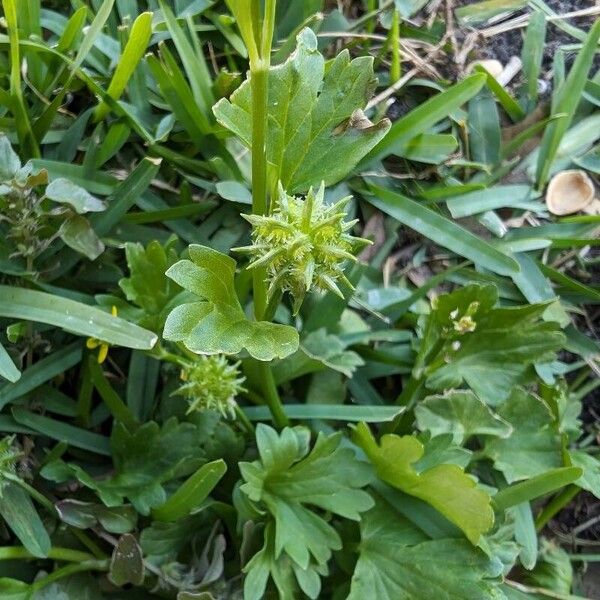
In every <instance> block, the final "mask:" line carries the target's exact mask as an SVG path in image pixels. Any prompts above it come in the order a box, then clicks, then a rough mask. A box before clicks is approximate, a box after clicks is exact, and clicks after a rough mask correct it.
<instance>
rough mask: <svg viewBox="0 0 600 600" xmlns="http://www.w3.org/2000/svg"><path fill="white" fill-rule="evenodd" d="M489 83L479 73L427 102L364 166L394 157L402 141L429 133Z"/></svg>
mask: <svg viewBox="0 0 600 600" xmlns="http://www.w3.org/2000/svg"><path fill="white" fill-rule="evenodd" d="M485 82H486V76H485V75H484V74H483V73H477V74H476V75H471V76H470V77H467V78H466V79H465V80H463V81H461V82H460V83H457V84H456V85H453V86H452V87H450V88H448V89H447V90H446V91H444V92H442V93H440V94H437V95H436V96H433V98H430V99H429V100H427V101H426V102H423V104H421V106H419V107H418V108H415V109H414V110H412V111H411V112H409V113H408V114H407V115H405V116H404V117H402V118H401V119H398V120H397V121H396V122H395V123H394V124H393V125H392V127H391V128H390V130H389V131H388V133H387V135H386V136H385V137H384V138H383V139H382V140H381V142H379V143H378V144H377V145H376V146H375V148H373V150H371V152H369V154H367V156H366V157H365V158H364V159H363V164H368V163H370V162H373V161H375V160H378V159H381V158H385V157H386V156H387V155H388V154H394V153H395V152H396V149H397V148H398V147H401V144H402V142H407V141H408V140H410V139H412V138H414V137H416V136H417V135H420V134H421V133H425V132H427V130H429V129H431V127H433V126H434V125H435V124H436V123H438V122H439V121H441V120H442V119H445V118H446V117H447V116H448V115H449V114H451V113H452V112H454V111H455V110H456V109H457V108H460V107H461V106H462V105H463V104H464V103H465V102H468V101H469V100H470V99H471V98H473V96H475V94H477V93H478V92H479V90H480V89H481V88H482V87H483V85H484V84H485Z"/></svg>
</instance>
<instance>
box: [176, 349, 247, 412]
mask: <svg viewBox="0 0 600 600" xmlns="http://www.w3.org/2000/svg"><path fill="white" fill-rule="evenodd" d="M239 365H240V363H239V362H237V363H234V364H232V363H230V362H229V361H228V360H227V359H226V358H225V357H224V356H223V355H222V354H215V355H211V356H204V355H200V356H198V360H196V361H194V362H193V363H189V365H187V366H185V367H184V368H183V369H182V371H181V380H182V381H183V382H184V383H183V385H182V386H181V387H180V388H179V389H178V390H177V391H176V392H175V394H178V395H181V396H184V397H185V398H186V399H187V400H188V402H189V408H188V410H187V414H190V413H192V412H194V411H200V410H215V411H219V412H220V413H221V414H222V415H223V416H224V417H231V418H234V417H235V408H236V406H237V404H236V401H235V398H236V396H237V395H238V394H239V393H240V392H242V391H243V390H244V388H243V387H242V384H243V383H244V377H242V376H241V374H240V371H239V369H238V367H239Z"/></svg>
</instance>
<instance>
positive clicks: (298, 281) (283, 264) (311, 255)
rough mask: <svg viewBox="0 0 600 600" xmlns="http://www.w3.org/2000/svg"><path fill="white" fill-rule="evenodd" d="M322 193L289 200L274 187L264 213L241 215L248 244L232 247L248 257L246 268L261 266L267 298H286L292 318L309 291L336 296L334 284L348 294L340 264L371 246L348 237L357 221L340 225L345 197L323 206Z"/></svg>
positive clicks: (359, 239) (321, 191) (346, 280)
mask: <svg viewBox="0 0 600 600" xmlns="http://www.w3.org/2000/svg"><path fill="white" fill-rule="evenodd" d="M324 194H325V186H324V185H323V184H321V187H320V188H319V190H318V192H317V193H315V192H314V190H313V189H312V188H311V189H310V190H309V191H308V194H307V195H306V198H305V199H302V198H299V197H296V196H289V195H288V194H287V193H286V192H285V191H284V190H283V188H282V187H281V185H280V186H279V197H278V199H277V204H276V206H275V209H274V210H273V212H272V213H271V214H270V215H265V216H261V215H244V218H245V219H246V220H248V221H249V222H250V224H251V225H252V242H253V243H252V245H251V246H245V247H243V248H235V250H237V251H240V252H248V253H249V254H250V255H251V256H252V261H251V262H250V264H249V265H248V268H250V269H253V268H256V267H265V268H266V270H267V281H268V284H269V287H268V291H267V294H268V297H269V299H270V298H272V297H273V295H274V294H275V293H276V292H277V291H279V290H281V291H283V292H289V293H290V294H291V296H292V298H293V301H294V305H293V306H294V314H296V313H297V312H298V311H299V310H300V306H301V305H302V301H303V300H304V296H305V295H306V293H307V292H308V291H310V290H311V289H317V290H321V291H327V290H328V291H331V292H333V293H334V294H337V295H338V296H341V297H342V298H343V294H342V292H341V290H340V288H339V287H338V282H340V283H342V284H344V285H345V286H346V287H348V288H349V289H351V290H353V289H354V288H353V286H352V284H351V283H350V281H348V279H347V278H346V276H345V275H344V270H343V265H344V263H345V262H346V261H348V260H350V261H356V257H355V256H354V254H353V252H356V251H357V249H359V248H360V247H362V246H365V245H367V244H370V243H371V242H370V241H369V240H365V239H363V238H358V237H354V236H352V235H350V234H349V233H348V231H349V230H350V229H352V227H354V225H355V224H356V223H357V220H354V221H344V219H345V217H346V211H345V210H344V208H345V206H346V204H347V203H348V201H349V200H350V199H351V196H348V197H346V198H343V199H342V200H340V201H339V202H336V203H335V204H332V205H330V206H327V205H326V204H324V202H323V198H324Z"/></svg>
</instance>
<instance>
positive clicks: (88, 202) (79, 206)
mask: <svg viewBox="0 0 600 600" xmlns="http://www.w3.org/2000/svg"><path fill="white" fill-rule="evenodd" d="M46 196H47V197H48V198H50V200H53V201H54V202H58V203H60V204H70V205H71V206H72V207H73V208H74V209H75V211H76V212H77V213H78V214H80V215H82V214H84V213H87V212H101V211H103V210H104V209H105V208H106V204H104V202H102V200H98V198H96V197H94V196H92V195H91V194H90V193H89V192H88V191H87V190H85V189H83V188H82V187H81V186H79V185H76V184H75V183H73V182H72V181H69V180H68V179H63V178H59V179H55V180H54V181H52V182H51V183H50V184H49V185H48V187H47V188H46Z"/></svg>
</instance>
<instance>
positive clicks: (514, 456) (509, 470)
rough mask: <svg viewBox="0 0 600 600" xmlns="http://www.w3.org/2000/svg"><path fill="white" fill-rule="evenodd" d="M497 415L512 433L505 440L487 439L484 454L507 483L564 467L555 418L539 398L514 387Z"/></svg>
mask: <svg viewBox="0 0 600 600" xmlns="http://www.w3.org/2000/svg"><path fill="white" fill-rule="evenodd" d="M497 413H498V415H499V416H500V417H502V418H503V419H504V420H505V421H507V422H508V423H510V425H511V426H512V428H513V432H512V434H511V435H510V437H508V438H506V439H502V438H490V439H488V440H487V441H486V443H485V447H484V452H485V454H486V456H488V457H489V458H491V459H492V460H493V461H494V464H495V466H496V468H497V469H498V470H499V471H502V473H504V476H505V477H506V480H507V481H508V482H509V483H512V482H514V481H519V480H521V479H528V478H529V477H534V476H535V475H540V474H542V473H544V472H546V471H548V470H549V469H555V468H557V467H562V466H564V464H563V460H562V450H561V447H562V446H561V439H560V435H559V433H558V431H557V428H556V427H555V424H554V416H553V414H552V412H551V411H550V408H549V407H548V406H547V405H546V403H545V402H544V401H543V400H542V399H541V398H539V397H538V396H535V395H534V394H532V393H530V392H528V391H526V390H524V389H521V388H516V389H515V390H513V392H512V394H511V395H510V397H509V398H508V400H506V401H505V402H504V403H503V404H502V405H501V406H499V407H498V409H497Z"/></svg>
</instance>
